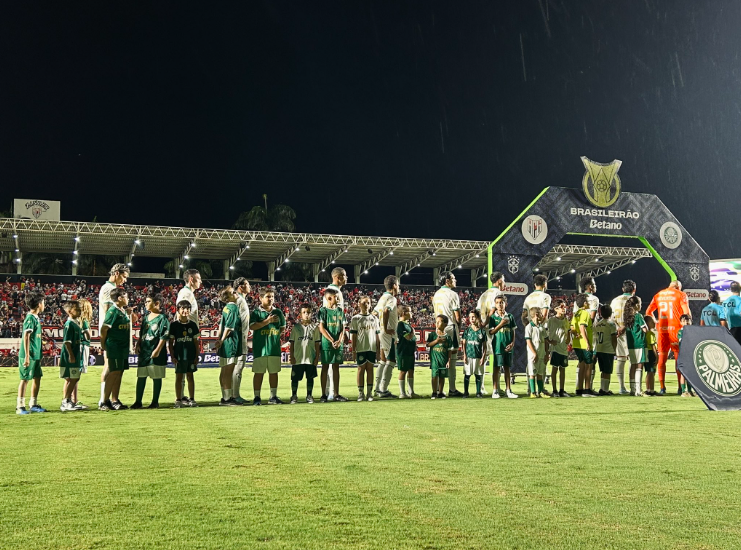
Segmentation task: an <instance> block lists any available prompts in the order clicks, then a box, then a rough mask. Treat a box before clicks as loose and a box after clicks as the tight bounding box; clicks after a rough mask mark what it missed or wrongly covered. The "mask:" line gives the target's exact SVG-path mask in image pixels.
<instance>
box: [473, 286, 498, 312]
mask: <svg viewBox="0 0 741 550" xmlns="http://www.w3.org/2000/svg"><path fill="white" fill-rule="evenodd" d="M502 295H503V292H502V291H501V290H499V288H497V287H495V286H494V287H492V288H490V289H488V290H487V291H486V292H484V293H483V294H482V295H481V296H480V297H479V301H478V303H477V304H476V309H477V310H479V312H481V313H482V314H483V313H484V311H486V312H488V313H489V315H491V313H492V312H493V311H494V309H495V308H494V300H496V299H497V296H502Z"/></svg>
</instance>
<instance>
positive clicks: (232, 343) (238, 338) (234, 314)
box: [218, 302, 258, 359]
mask: <svg viewBox="0 0 741 550" xmlns="http://www.w3.org/2000/svg"><path fill="white" fill-rule="evenodd" d="M227 329H232V331H231V332H230V333H229V336H227V337H226V338H225V339H224V341H223V342H222V343H221V346H220V347H219V353H218V355H219V357H224V358H227V359H231V358H234V357H239V356H240V355H242V318H241V317H240V316H239V306H237V304H236V303H235V302H229V303H228V304H226V306H224V309H222V310H221V321H219V339H221V338H222V337H223V336H224V333H225V332H226V330H227ZM255 334H257V332H255ZM255 347H257V346H255ZM255 357H258V355H257V353H255Z"/></svg>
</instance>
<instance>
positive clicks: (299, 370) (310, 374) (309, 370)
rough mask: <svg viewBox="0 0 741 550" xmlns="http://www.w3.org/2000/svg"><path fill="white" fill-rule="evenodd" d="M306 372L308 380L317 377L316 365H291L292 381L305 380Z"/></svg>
mask: <svg viewBox="0 0 741 550" xmlns="http://www.w3.org/2000/svg"><path fill="white" fill-rule="evenodd" d="M304 374H305V375H306V379H307V380H312V379H314V378H316V367H315V366H314V365H293V367H291V381H293V382H298V381H299V380H303V379H304Z"/></svg>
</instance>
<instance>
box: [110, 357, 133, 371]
mask: <svg viewBox="0 0 741 550" xmlns="http://www.w3.org/2000/svg"><path fill="white" fill-rule="evenodd" d="M106 363H107V365H108V371H109V372H123V371H125V370H128V369H129V355H128V354H126V355H106Z"/></svg>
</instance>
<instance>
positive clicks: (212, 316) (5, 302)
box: [0, 278, 484, 338]
mask: <svg viewBox="0 0 741 550" xmlns="http://www.w3.org/2000/svg"><path fill="white" fill-rule="evenodd" d="M265 284H267V283H263V284H260V283H256V284H254V285H252V293H251V296H250V298H251V303H250V304H249V305H250V306H251V307H253V306H256V305H257V304H258V295H259V291H260V287H261V286H265ZM182 286H183V285H182V283H180V284H172V283H166V282H162V281H153V282H151V283H148V284H141V283H133V284H131V283H127V284H126V287H127V289H128V290H129V291H133V290H134V289H136V290H137V292H130V294H129V295H130V296H131V303H130V306H132V307H133V308H134V309H135V310H143V307H144V298H145V297H146V295H147V293H148V291H150V290H156V291H157V292H159V293H161V294H162V296H163V298H164V300H165V303H166V304H167V306H166V308H167V313H168V314H170V315H171V316H172V315H174V314H175V299H176V297H177V294H178V291H179V290H180V289H181V288H182ZM224 286H225V284H215V285H209V284H204V287H203V288H202V290H201V291H200V292H199V293H198V297H197V300H198V311H199V314H200V324H201V326H216V325H217V324H218V322H219V318H220V316H221V304H220V302H219V297H218V296H219V291H221V289H223V288H224ZM270 286H271V287H273V288H274V289H275V293H276V306H277V307H280V308H281V309H282V310H283V312H284V314H285V316H286V319H287V320H288V321H289V324H290V323H291V321H292V320H294V319H297V318H298V315H299V305H300V304H302V303H304V302H309V303H311V304H313V305H315V306H316V309H317V310H318V309H319V307H321V301H322V295H323V289H324V286H325V285H323V284H320V283H315V284H310V283H307V284H301V283H282V282H276V283H271V284H270ZM39 289H40V290H42V291H43V292H44V294H45V296H46V310H45V311H44V313H42V315H41V319H40V321H41V324H42V325H44V326H62V325H63V324H64V321H65V319H66V316H65V313H64V310H63V305H64V303H65V302H66V301H68V300H77V299H80V298H85V299H86V300H88V301H90V303H91V304H92V306H93V322H92V325H93V326H97V324H98V319H97V315H98V294H99V292H100V285H97V284H87V282H86V281H85V280H76V281H74V282H71V283H62V282H55V283H41V282H39V281H37V280H35V279H33V278H22V279H21V281H20V282H10V281H9V280H8V281H6V282H5V283H4V284H3V285H2V286H1V287H0V338H19V337H20V328H21V324H22V322H23V317H24V316H25V305H24V299H25V295H26V292H27V291H29V290H39ZM343 290H344V291H345V293H346V297H345V300H346V309H347V316H348V318H352V316H353V315H354V314H355V313H357V311H356V310H357V297H358V296H359V295H360V294H365V295H369V296H370V297H371V300H372V301H373V303H375V302H377V301H378V299H379V298H380V297H381V295H382V294H383V287H382V285H378V286H375V285H347V286H345V287H344V289H343ZM483 290H484V289H460V291H459V295H460V300H461V309H462V310H463V311H464V312H468V311H471V310H472V309H474V308H475V307H476V301H477V300H478V298H479V296H480V295H481V292H482V291H483ZM434 292H435V288H433V287H429V288H427V287H416V288H415V287H409V288H404V289H403V290H402V293H401V295H400V296H399V298H400V300H401V301H402V302H403V303H404V304H408V305H409V306H411V307H412V308H413V310H414V312H415V315H414V321H415V325H416V326H417V327H433V326H434V325H435V322H434V314H433V311H432V307H431V300H432V295H433V294H434ZM290 328H291V327H290V326H289V327H288V330H289V331H290Z"/></svg>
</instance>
